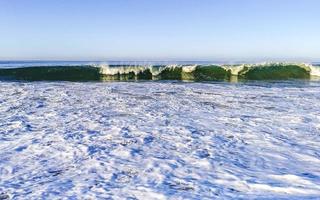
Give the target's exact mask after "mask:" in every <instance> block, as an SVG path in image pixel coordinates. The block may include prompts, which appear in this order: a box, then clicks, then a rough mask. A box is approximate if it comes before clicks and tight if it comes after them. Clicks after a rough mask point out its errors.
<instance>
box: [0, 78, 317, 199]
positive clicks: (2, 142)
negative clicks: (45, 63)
mask: <svg viewBox="0 0 320 200" xmlns="http://www.w3.org/2000/svg"><path fill="white" fill-rule="evenodd" d="M319 99H320V82H318V81H310V80H276V81H275V80H272V81H270V80H268V81H245V82H237V83H230V82H215V81H213V82H181V81H174V80H170V81H164V80H162V81H133V82H90V81H89V82H68V81H32V82H29V81H6V80H3V81H1V82H0V199H318V198H319V197H320V167H319V166H320V101H319Z"/></svg>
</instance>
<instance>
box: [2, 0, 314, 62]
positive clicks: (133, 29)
mask: <svg viewBox="0 0 320 200" xmlns="http://www.w3.org/2000/svg"><path fill="white" fill-rule="evenodd" d="M319 8H320V1H319V0H153V1H150V0H113V1H108V0H90V1H88V0H68V1H63V0H54V1H41V0H28V1H23V0H1V1H0V60H260V61H270V60H290V61H291V60H301V61H319V60H320V38H319V32H320V11H319Z"/></svg>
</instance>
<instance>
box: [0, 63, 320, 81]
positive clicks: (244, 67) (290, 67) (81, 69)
mask: <svg viewBox="0 0 320 200" xmlns="http://www.w3.org/2000/svg"><path fill="white" fill-rule="evenodd" d="M312 77H320V66H317V65H315V66H314V65H311V64H297V63H263V64H241V65H135V66H131V65H103V64H99V65H96V64H92V65H90V64H88V65H61V66H41V65H40V66H28V67H23V66H19V67H13V68H1V69H0V79H1V80H26V81H41V80H52V81H54V80H62V81H116V80H121V81H127V80H190V81H218V80H222V81H230V80H233V79H234V78H236V79H239V80H288V79H311V78H312Z"/></svg>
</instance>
